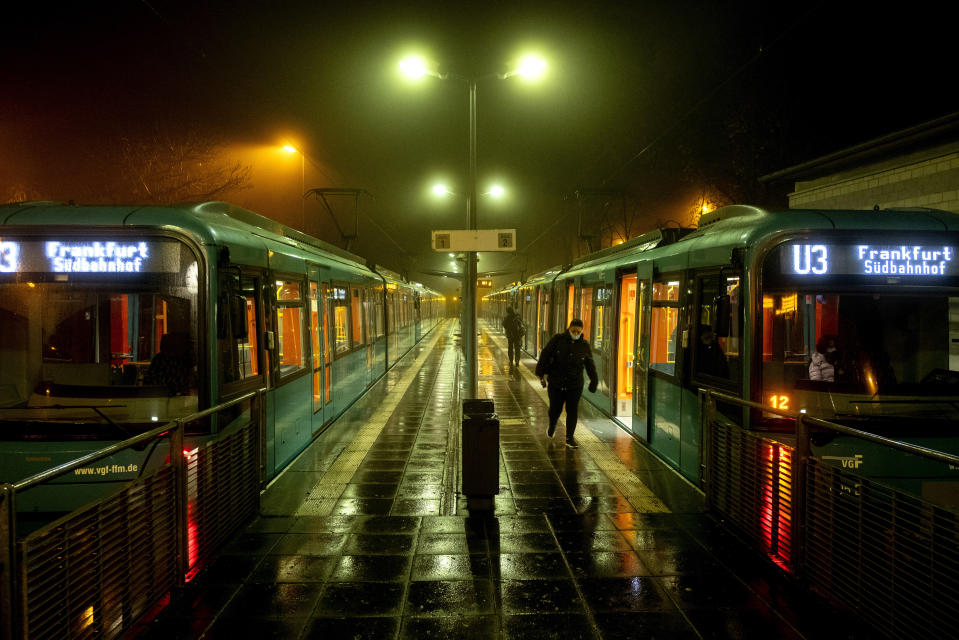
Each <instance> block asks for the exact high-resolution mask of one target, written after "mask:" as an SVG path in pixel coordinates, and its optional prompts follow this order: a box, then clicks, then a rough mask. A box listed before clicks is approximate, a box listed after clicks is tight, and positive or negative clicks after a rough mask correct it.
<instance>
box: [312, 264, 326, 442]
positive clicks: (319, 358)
mask: <svg viewBox="0 0 959 640" xmlns="http://www.w3.org/2000/svg"><path fill="white" fill-rule="evenodd" d="M309 275H310V281H309V291H310V303H309V304H310V368H311V369H312V375H313V420H312V428H313V433H314V434H315V433H316V432H317V431H318V430H319V429H320V428H321V427H322V426H323V425H324V424H326V412H325V408H326V406H327V405H328V404H329V402H330V378H329V358H330V349H329V342H328V336H327V331H326V326H327V323H328V319H327V317H326V304H325V300H326V285H324V284H323V283H322V281H321V280H320V270H319V267H313V266H311V267H310V269H309Z"/></svg>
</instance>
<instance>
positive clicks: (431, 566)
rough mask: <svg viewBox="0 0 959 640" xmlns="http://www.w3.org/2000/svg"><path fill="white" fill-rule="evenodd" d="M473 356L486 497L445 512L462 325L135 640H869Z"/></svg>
mask: <svg viewBox="0 0 959 640" xmlns="http://www.w3.org/2000/svg"><path fill="white" fill-rule="evenodd" d="M487 329H488V330H484V331H483V332H482V333H481V335H480V340H479V360H480V377H479V385H478V386H479V391H480V396H483V397H489V398H492V399H493V400H494V403H495V407H496V411H497V413H498V415H499V417H500V421H501V426H500V461H499V465H500V494H499V495H498V496H497V497H496V499H495V508H494V510H493V512H492V514H490V515H487V516H485V517H484V516H480V515H475V514H474V515H471V514H470V513H469V511H468V510H467V509H466V498H465V497H464V496H462V495H459V493H458V489H459V486H460V473H461V463H460V450H459V443H460V439H459V405H460V401H461V398H460V380H461V379H462V375H461V366H462V358H461V357H460V356H459V355H458V352H459V336H458V334H457V331H458V326H457V325H456V323H455V322H453V321H448V322H446V323H445V324H444V325H442V326H441V327H440V328H439V329H437V330H436V331H434V333H433V334H432V335H430V336H427V337H426V339H425V340H423V342H422V343H421V344H420V345H419V346H417V347H416V348H415V349H414V350H413V352H411V354H409V355H408V356H407V357H406V358H404V359H403V360H402V361H401V362H400V363H398V364H397V366H396V367H394V368H393V369H392V370H391V371H390V372H389V374H388V375H387V376H386V378H385V379H384V380H381V381H380V382H379V383H378V384H377V385H376V386H375V387H374V388H373V389H372V390H371V392H370V393H368V394H367V395H366V396H364V398H362V399H361V400H360V401H359V402H357V403H356V404H355V405H354V406H353V407H352V408H351V409H350V410H349V411H348V412H347V413H346V414H344V416H343V417H341V418H340V420H338V421H337V422H336V423H334V424H333V425H332V426H331V427H330V429H329V430H328V431H327V432H326V433H324V434H323V435H322V436H321V437H320V438H318V439H317V440H316V442H314V443H313V445H312V446H311V447H310V448H308V449H307V450H306V451H304V452H303V454H302V455H300V456H299V458H297V460H296V461H295V462H294V463H293V464H292V465H291V466H290V467H289V468H288V469H287V470H286V471H285V472H284V473H283V474H282V475H281V476H280V477H278V478H277V479H276V480H275V481H274V482H273V483H272V484H271V485H270V486H269V487H268V488H267V490H266V492H265V493H264V495H263V499H262V506H261V516H260V517H259V518H258V519H257V520H256V521H255V522H253V523H252V524H250V526H249V527H248V528H247V529H246V530H245V531H244V532H242V533H240V534H239V535H237V536H236V538H235V539H234V540H233V541H232V542H231V543H230V545H229V546H228V547H227V548H226V549H225V550H224V552H223V554H222V556H221V557H220V558H219V559H218V560H217V561H216V562H215V563H214V564H213V565H212V566H210V567H209V568H207V569H206V570H204V571H203V572H201V573H200V574H199V575H198V576H197V577H196V578H195V579H194V580H193V581H192V582H191V583H190V584H189V585H187V587H186V588H185V590H184V592H183V594H182V595H181V597H179V598H178V599H177V600H176V601H174V602H173V603H172V604H170V605H169V606H167V607H166V608H165V609H164V610H163V611H162V612H161V613H160V614H159V615H158V616H157V617H156V618H154V619H153V620H152V621H150V622H149V623H144V624H142V625H141V626H140V627H139V628H138V629H136V630H134V632H133V633H131V634H129V635H128V637H130V638H132V637H137V638H150V639H153V638H162V639H164V640H170V639H171V638H190V639H192V638H210V639H221V638H230V639H234V638H237V637H251V638H256V639H257V640H266V639H269V638H291V639H308V638H501V639H511V638H604V639H614V638H691V639H693V638H763V639H767V638H810V639H814V638H815V639H818V638H823V639H825V638H830V639H831V638H867V637H869V638H874V637H876V634H875V631H872V630H869V629H865V628H860V626H859V625H858V624H857V623H856V621H855V619H853V618H851V617H850V616H847V615H843V614H842V613H840V612H837V611H835V610H834V609H832V608H831V607H829V606H828V605H826V604H825V603H824V602H822V601H821V600H820V599H818V598H816V597H815V596H812V595H810V594H807V593H805V592H803V591H802V590H801V589H799V588H798V587H796V585H795V584H794V583H792V582H791V581H790V580H788V579H786V578H784V577H783V576H781V575H780V574H779V573H778V572H777V570H775V569H773V568H772V567H771V566H770V565H768V564H766V563H765V562H764V561H762V559H761V558H759V557H757V556H756V555H755V554H754V553H753V552H751V551H749V550H748V549H746V548H745V547H744V546H743V545H742V544H741V543H740V542H739V541H738V540H737V539H735V538H733V537H732V536H730V535H728V534H726V533H725V532H724V531H723V530H722V528H721V526H720V525H719V524H718V523H716V522H715V521H714V520H713V519H711V518H710V517H709V516H708V515H706V514H704V513H703V509H702V498H701V495H700V494H698V492H696V491H695V490H694V489H693V488H692V487H690V486H689V485H688V484H687V483H686V482H684V481H683V480H681V479H679V478H678V477H676V476H675V475H674V474H672V472H669V471H668V470H666V469H664V468H663V467H662V465H661V464H659V463H658V462H657V461H656V460H655V459H653V458H651V457H650V456H649V454H648V453H647V452H646V450H645V449H644V448H643V447H641V446H640V445H639V444H637V443H636V442H635V441H634V440H633V439H632V438H631V437H630V436H629V435H628V434H627V433H626V432H624V431H623V430H622V429H621V428H619V427H618V426H617V425H616V424H615V423H614V422H612V421H611V420H609V419H608V418H605V417H603V416H602V415H601V414H599V413H598V412H597V411H596V410H595V409H593V408H592V407H591V406H590V405H588V403H585V402H584V403H582V404H581V407H580V413H581V419H580V426H579V427H578V428H577V430H576V438H577V440H578V441H579V443H580V448H579V449H577V450H570V449H567V448H566V447H565V446H564V445H563V436H564V431H563V429H564V425H563V424H562V423H561V424H560V427H559V429H558V430H557V434H556V435H555V436H554V439H553V440H550V439H548V438H547V437H546V433H545V431H546V421H547V417H546V397H545V391H544V390H542V389H541V388H540V387H539V385H538V383H537V382H536V380H535V378H534V377H533V376H532V374H531V373H530V370H531V368H532V367H533V365H534V363H533V361H532V360H528V359H527V360H524V362H523V364H522V365H521V367H520V368H519V369H518V370H510V369H509V368H508V366H507V363H506V355H505V343H504V340H503V338H502V335H501V333H500V332H497V331H495V330H492V329H489V328H487Z"/></svg>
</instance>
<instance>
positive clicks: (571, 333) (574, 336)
mask: <svg viewBox="0 0 959 640" xmlns="http://www.w3.org/2000/svg"><path fill="white" fill-rule="evenodd" d="M569 335H570V337H572V338H573V340H579V339H580V338H582V337H583V334H582V333H581V332H577V333H573V332H572V331H570V332H569Z"/></svg>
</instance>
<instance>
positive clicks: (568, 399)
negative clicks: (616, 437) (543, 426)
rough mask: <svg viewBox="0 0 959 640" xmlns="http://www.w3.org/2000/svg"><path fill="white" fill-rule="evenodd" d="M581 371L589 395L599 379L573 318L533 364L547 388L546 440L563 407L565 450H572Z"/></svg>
mask: <svg viewBox="0 0 959 640" xmlns="http://www.w3.org/2000/svg"><path fill="white" fill-rule="evenodd" d="M583 368H585V369H586V373H587V374H588V375H589V392H590V393H593V392H595V391H596V385H598V384H599V377H598V376H597V375H596V364H595V363H594V362H593V352H592V350H591V349H590V348H589V343H588V342H587V341H586V340H584V339H583V321H582V320H580V319H579V318H574V319H573V320H572V321H571V322H570V323H569V328H568V329H567V330H566V331H564V332H563V333H557V334H556V335H555V336H553V337H552V338H550V340H549V342H548V343H546V346H545V347H543V350H542V352H540V354H539V362H537V363H536V375H537V376H538V377H539V381H540V383H541V384H542V385H543V386H544V387H545V386H547V383H548V384H549V387H548V389H547V393H548V394H549V427H548V428H547V430H546V436H547V437H549V438H552V437H553V434H554V433H555V432H556V423H557V421H558V420H559V414H560V413H561V412H562V411H563V405H564V404H565V405H566V446H567V447H569V448H570V449H576V448H577V446H578V445H577V444H576V441H575V440H574V439H573V432H574V431H576V421H577V419H578V415H577V414H578V411H579V398H580V396H581V395H582V394H583Z"/></svg>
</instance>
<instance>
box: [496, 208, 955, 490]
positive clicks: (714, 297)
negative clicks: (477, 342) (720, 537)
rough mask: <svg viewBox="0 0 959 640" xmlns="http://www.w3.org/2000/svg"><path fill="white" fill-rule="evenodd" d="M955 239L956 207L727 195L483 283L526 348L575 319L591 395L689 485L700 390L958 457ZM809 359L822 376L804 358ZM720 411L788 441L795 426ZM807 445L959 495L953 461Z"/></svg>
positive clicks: (843, 461) (830, 442)
mask: <svg viewBox="0 0 959 640" xmlns="http://www.w3.org/2000/svg"><path fill="white" fill-rule="evenodd" d="M957 252H959V215H956V214H954V213H949V212H944V211H936V210H929V209H922V210H919V209H912V210H883V211H803V210H791V211H784V212H772V211H765V210H762V209H758V208H755V207H749V206H730V207H725V208H722V209H719V210H717V211H714V212H712V213H709V214H706V215H704V216H703V217H702V219H701V220H700V222H699V226H698V228H697V229H693V230H679V229H664V230H659V231H653V232H650V233H647V234H645V235H643V236H640V237H638V238H634V239H631V240H630V241H628V242H626V243H624V244H622V245H619V246H616V247H612V248H609V249H605V250H603V251H600V252H598V253H594V254H592V255H589V256H586V257H585V258H583V259H581V260H579V261H578V262H576V263H574V264H572V265H568V266H566V267H557V268H554V269H550V270H548V271H546V272H543V273H541V274H538V275H537V276H534V277H533V278H531V279H530V280H529V282H527V283H523V284H517V285H513V286H510V287H507V288H505V289H502V290H500V291H498V292H496V293H493V294H490V295H489V296H487V298H486V299H485V313H486V314H487V317H488V318H489V319H490V320H491V321H493V322H494V323H495V324H494V326H497V327H498V326H499V322H498V319H499V318H501V317H502V315H503V313H504V311H505V308H506V306H507V305H512V306H513V307H514V308H516V309H517V310H518V312H519V313H521V314H522V316H523V319H524V321H525V324H526V326H527V336H526V340H525V350H526V351H527V352H528V353H529V354H530V355H532V356H533V357H536V356H537V355H538V354H539V351H540V349H541V348H542V347H543V346H544V345H545V341H546V340H547V339H548V337H549V336H550V335H551V334H552V333H555V332H558V331H562V330H563V329H564V327H565V326H567V325H568V323H569V320H571V319H572V318H573V317H579V318H581V319H582V320H583V322H584V324H585V335H586V337H587V338H588V339H589V340H590V343H591V345H592V347H593V352H594V357H595V358H596V361H597V362H596V365H597V369H598V371H599V374H600V378H601V382H600V385H599V388H598V389H597V391H596V392H595V393H592V394H590V393H589V392H584V393H585V396H586V397H587V398H588V399H589V400H590V402H592V403H593V404H594V405H596V406H597V407H598V408H600V409H601V410H602V411H603V412H605V413H607V414H608V415H610V416H611V417H612V418H613V419H615V420H616V421H618V422H619V423H620V424H621V425H622V426H623V428H625V429H626V430H628V431H629V432H630V433H632V434H633V435H634V436H635V437H636V438H637V439H638V440H640V441H641V442H643V443H645V444H646V445H648V447H649V448H650V449H651V450H652V451H653V452H655V453H656V454H657V455H658V456H659V457H660V458H661V459H663V460H665V461H666V462H667V463H668V464H669V465H671V466H672V467H673V468H674V469H675V470H677V471H678V472H679V473H680V474H682V476H683V477H685V478H687V479H688V480H689V481H691V482H693V483H694V484H696V485H698V486H702V469H701V465H702V459H703V458H702V451H701V448H702V437H701V436H702V434H700V433H699V429H700V427H699V425H700V415H699V413H700V407H699V400H698V395H697V394H698V389H700V388H708V389H715V390H717V391H721V392H724V393H727V394H731V395H734V396H737V397H740V398H743V399H745V400H750V401H753V402H755V403H760V404H764V405H766V406H768V407H770V408H773V409H779V410H782V411H787V412H803V413H806V414H808V415H811V416H815V417H819V418H823V419H825V420H830V421H834V422H838V423H841V424H846V425H849V426H853V427H855V428H857V429H861V430H864V431H869V432H872V433H876V434H879V435H882V436H886V437H889V438H893V439H898V440H903V441H906V442H911V443H913V444H918V445H922V446H925V447H928V448H930V449H935V450H938V451H943V452H946V453H952V454H955V453H956V452H957V450H959V446H957V443H959V438H957V436H959V254H957ZM824 344H826V345H829V346H828V347H826V350H827V351H828V353H826V354H820V355H819V357H818V358H817V357H816V354H817V345H819V346H820V347H822V345H824ZM814 358H815V359H816V360H817V361H821V360H822V359H823V358H828V361H829V364H830V367H831V369H832V370H831V373H830V374H828V375H825V376H822V375H817V373H814V372H813V371H811V366H810V365H811V363H812V361H813V359H814ZM719 410H720V412H721V413H722V414H723V415H725V416H726V417H727V418H728V419H730V420H732V421H734V422H736V423H737V424H740V425H748V426H749V427H750V428H752V429H757V430H766V431H769V432H771V435H772V437H774V438H778V439H781V440H782V441H784V442H787V443H788V442H789V441H790V435H791V434H789V433H787V432H786V431H787V430H789V429H791V428H792V427H791V424H792V422H791V421H789V422H788V423H787V422H786V421H785V420H783V419H781V418H776V417H774V416H773V415H772V414H768V413H766V412H764V411H762V410H746V409H742V408H740V407H724V406H723V405H722V404H720V406H719ZM792 439H793V440H794V436H792ZM813 445H814V449H813V453H814V455H816V456H818V457H820V458H821V459H822V460H823V461H826V462H828V463H831V464H836V465H841V466H844V467H848V468H854V469H856V470H857V471H858V472H859V473H861V474H863V475H865V476H868V477H873V478H883V479H884V481H887V482H889V483H891V484H893V485H895V486H897V487H899V488H902V489H904V490H907V491H909V492H911V493H914V494H915V495H919V496H923V497H926V498H930V499H933V500H936V501H938V502H940V503H945V504H950V505H952V506H959V490H957V484H956V483H957V482H959V470H957V469H946V468H945V466H944V465H939V464H937V463H933V462H929V463H928V464H926V463H925V461H923V460H921V459H919V458H916V457H913V456H909V457H906V458H903V457H902V456H899V455H889V454H887V453H883V451H882V450H881V449H880V448H879V446H878V445H873V444H871V443H869V442H866V441H863V440H859V439H855V438H850V437H827V436H826V435H825V434H819V437H817V438H814V441H813Z"/></svg>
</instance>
